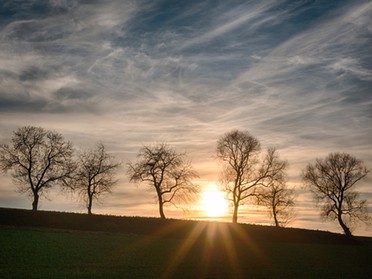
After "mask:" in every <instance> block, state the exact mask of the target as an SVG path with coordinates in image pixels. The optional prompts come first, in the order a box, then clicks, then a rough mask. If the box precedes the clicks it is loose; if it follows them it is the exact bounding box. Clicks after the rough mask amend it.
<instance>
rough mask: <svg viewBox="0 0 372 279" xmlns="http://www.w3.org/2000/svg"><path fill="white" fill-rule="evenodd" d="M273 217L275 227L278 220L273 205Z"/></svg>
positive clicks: (277, 225) (277, 224)
mask: <svg viewBox="0 0 372 279" xmlns="http://www.w3.org/2000/svg"><path fill="white" fill-rule="evenodd" d="M273 217H274V222H275V226H276V227H280V225H279V221H278V216H277V214H276V208H275V207H273Z"/></svg>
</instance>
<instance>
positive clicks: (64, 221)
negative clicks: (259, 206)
mask: <svg viewBox="0 0 372 279" xmlns="http://www.w3.org/2000/svg"><path fill="white" fill-rule="evenodd" d="M0 225H3V226H4V225H5V226H16V227H26V228H27V227H29V228H30V227H31V228H48V229H62V230H77V231H94V232H111V233H125V234H135V235H151V236H156V237H165V238H169V237H171V238H180V237H181V238H183V237H189V236H193V235H195V232H196V231H197V232H198V237H201V236H203V235H204V236H205V235H207V234H209V235H210V234H211V231H213V236H214V237H221V235H220V234H222V233H226V232H228V233H229V234H230V235H231V236H232V237H233V239H241V238H249V239H250V240H253V241H256V242H294V243H318V244H320V243H326V244H354V243H358V242H360V241H363V242H366V241H368V242H371V241H372V238H368V237H357V238H356V239H355V240H353V241H352V240H350V239H347V238H346V237H345V236H344V235H342V234H336V233H330V232H324V231H314V230H306V229H295V228H276V227H272V226H259V225H248V224H236V225H234V224H231V223H219V222H207V221H189V220H173V219H168V220H161V219H160V218H145V217H119V216H109V215H87V214H79V213H63V212H49V211H38V212H33V211H31V210H23V209H9V208H0ZM209 237H210V236H209Z"/></svg>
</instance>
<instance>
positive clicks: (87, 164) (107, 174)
mask: <svg viewBox="0 0 372 279" xmlns="http://www.w3.org/2000/svg"><path fill="white" fill-rule="evenodd" d="M77 166H78V167H77V170H76V173H75V176H74V177H75V179H74V184H73V190H74V191H76V192H77V193H78V194H79V198H80V200H81V201H83V202H84V203H85V204H86V207H87V209H88V214H92V206H93V201H94V200H96V201H98V200H99V199H100V197H101V196H102V195H103V194H106V193H111V189H112V187H113V186H114V185H115V183H116V182H117V181H116V180H115V179H114V175H115V171H116V170H117V169H118V168H119V167H120V163H119V162H116V161H115V160H114V157H113V156H111V155H109V154H108V153H107V152H106V150H105V147H104V145H103V144H102V143H101V144H98V145H97V147H96V149H95V150H90V151H85V152H83V153H81V154H80V156H79V158H78V162H77Z"/></svg>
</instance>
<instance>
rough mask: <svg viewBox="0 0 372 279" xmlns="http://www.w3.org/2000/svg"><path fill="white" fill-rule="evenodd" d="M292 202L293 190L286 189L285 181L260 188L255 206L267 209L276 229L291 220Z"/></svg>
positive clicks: (293, 198) (274, 182) (293, 197)
mask: <svg viewBox="0 0 372 279" xmlns="http://www.w3.org/2000/svg"><path fill="white" fill-rule="evenodd" d="M294 200H295V196H294V190H293V189H290V188H288V187H287V186H286V183H285V181H273V182H272V183H269V185H267V186H266V187H261V188H260V189H259V191H258V195H257V204H258V205H263V206H265V207H267V208H268V209H269V216H270V217H271V218H273V220H274V224H275V226H276V227H281V226H286V225H287V224H288V223H289V222H290V221H292V220H293V216H294V212H293V210H292V209H293V206H294V205H295V202H294Z"/></svg>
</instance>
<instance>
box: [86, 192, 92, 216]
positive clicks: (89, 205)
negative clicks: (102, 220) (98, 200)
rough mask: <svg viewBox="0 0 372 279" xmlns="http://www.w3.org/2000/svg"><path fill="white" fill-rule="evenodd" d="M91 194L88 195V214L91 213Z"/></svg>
mask: <svg viewBox="0 0 372 279" xmlns="http://www.w3.org/2000/svg"><path fill="white" fill-rule="evenodd" d="M92 205H93V196H91V195H89V196H88V206H87V208H88V214H92Z"/></svg>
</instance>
